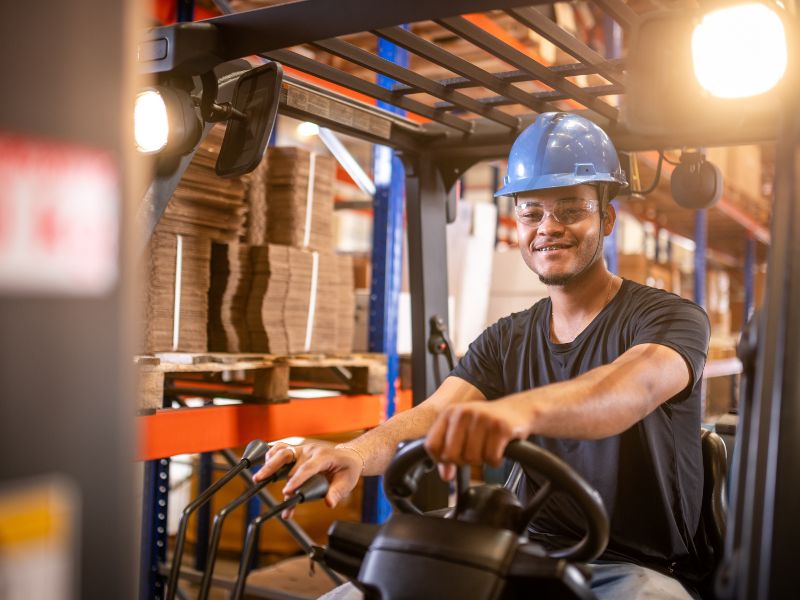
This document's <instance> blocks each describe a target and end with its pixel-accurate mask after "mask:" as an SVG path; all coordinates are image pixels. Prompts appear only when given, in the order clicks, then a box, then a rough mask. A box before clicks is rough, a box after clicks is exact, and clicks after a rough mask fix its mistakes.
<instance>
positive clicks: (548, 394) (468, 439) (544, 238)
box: [256, 113, 709, 598]
mask: <svg viewBox="0 0 800 600" xmlns="http://www.w3.org/2000/svg"><path fill="white" fill-rule="evenodd" d="M624 185H626V182H625V177H624V174H623V173H622V170H621V169H620V166H619V160H618V158H617V154H616V151H615V149H614V147H613V145H612V144H611V141H610V140H609V139H608V136H607V135H606V134H605V133H604V132H603V131H602V130H601V129H600V128H599V127H597V126H596V125H594V124H593V123H591V122H590V121H588V120H586V119H584V118H582V117H579V116H577V115H571V114H567V113H545V114H542V115H540V116H539V117H538V118H537V120H536V121H535V123H534V124H533V125H531V126H530V127H529V128H527V129H526V130H525V131H523V132H522V134H520V136H519V137H518V138H517V140H516V141H515V143H514V145H513V147H512V149H511V153H510V155H509V164H508V177H506V181H505V186H504V187H503V188H502V189H501V190H500V191H499V192H498V195H511V196H513V197H514V199H515V210H516V215H517V232H518V235H519V247H520V251H521V253H522V258H523V259H524V260H525V262H526V264H527V265H528V267H529V268H530V269H531V270H532V271H533V272H534V273H536V274H537V275H538V276H539V278H540V280H541V281H542V282H543V283H545V284H546V285H547V287H548V291H549V298H545V299H543V300H541V301H539V302H537V303H536V304H535V305H534V306H532V307H531V308H530V309H528V310H526V311H523V312H520V313H515V314H512V315H510V316H509V317H506V318H504V319H501V320H500V321H498V322H497V323H495V324H494V325H492V326H491V327H489V328H488V329H487V330H486V331H485V332H484V333H483V334H481V336H479V337H478V339H477V340H475V341H474V342H473V343H472V344H471V345H470V348H469V351H468V352H467V354H466V355H465V356H464V358H463V359H462V360H461V362H460V364H459V365H458V366H457V367H456V369H455V370H454V371H453V372H452V373H451V374H450V376H449V377H448V378H447V379H446V380H445V381H444V382H443V383H442V385H441V386H440V387H439V389H438V390H436V392H434V394H433V395H432V396H431V397H430V398H428V399H427V400H426V401H425V402H423V403H422V404H420V405H419V406H417V407H415V408H414V409H412V410H410V411H407V412H405V413H401V414H398V415H396V416H395V417H393V418H392V419H390V420H389V421H388V422H386V423H385V424H383V425H381V426H380V427H377V428H375V429H373V430H372V431H369V432H367V433H366V434H364V435H362V436H361V437H359V438H357V439H356V440H354V441H352V442H350V443H348V444H340V445H339V446H336V447H329V446H328V447H326V446H321V445H304V446H301V447H299V448H297V449H295V450H291V449H289V448H287V447H285V446H280V447H277V448H273V449H272V450H271V451H270V453H269V455H268V458H267V462H266V464H265V466H264V468H263V469H262V470H261V471H260V472H259V473H258V475H257V476H256V479H260V478H263V477H265V476H267V475H268V474H270V473H272V472H274V471H275V470H276V469H277V468H278V466H279V465H281V464H284V463H285V462H288V461H289V460H291V459H292V458H293V457H294V455H296V457H297V465H296V466H295V468H294V470H293V474H292V475H291V477H290V479H289V481H288V482H287V484H286V487H285V490H284V491H285V492H286V493H291V492H293V491H294V490H295V489H296V488H297V487H298V486H299V485H300V484H301V483H302V482H303V481H305V480H306V479H307V478H308V477H310V476H311V475H312V474H313V473H317V472H324V473H326V474H327V475H328V477H329V479H330V481H331V486H330V491H329V492H328V496H327V498H326V501H327V503H328V504H329V505H331V506H333V505H335V504H336V503H337V502H339V501H340V500H341V499H342V498H343V497H344V496H345V495H347V494H348V493H349V492H350V491H351V490H352V489H353V487H354V486H355V484H356V482H357V480H358V477H359V476H361V475H375V474H379V473H382V472H383V471H384V470H385V469H386V467H387V465H388V464H389V462H390V460H391V458H392V456H393V454H394V450H395V447H396V445H397V443H398V442H400V441H401V440H405V439H411V438H417V437H421V436H426V438H427V439H426V447H427V449H428V451H429V453H430V454H431V455H432V456H433V457H435V458H436V459H437V460H438V461H439V462H440V463H441V464H442V465H443V467H442V471H443V472H444V474H445V475H446V476H448V477H452V475H453V473H454V465H457V464H465V463H468V464H480V463H483V462H487V463H490V464H493V465H497V464H499V462H500V461H501V458H502V454H503V451H504V449H505V447H506V445H507V444H508V442H509V441H510V440H512V439H517V438H519V439H523V438H529V439H531V440H532V441H533V442H534V443H536V444H539V445H541V446H543V447H544V448H546V449H548V450H550V451H552V452H554V453H556V454H557V455H558V456H560V457H561V458H562V459H564V460H565V461H566V462H567V463H568V464H570V465H571V466H572V467H573V468H574V469H575V470H576V471H577V472H578V473H579V474H580V475H582V476H583V477H584V478H585V479H586V480H587V481H588V482H589V483H590V484H591V485H592V486H593V487H595V488H596V489H597V490H598V491H599V492H600V495H601V496H602V498H603V501H604V503H605V505H606V509H607V511H608V514H609V517H610V522H611V537H610V542H609V545H608V548H607V550H606V552H605V554H604V555H603V556H602V557H601V558H602V559H603V560H602V561H601V562H599V563H598V564H597V565H595V567H594V576H593V578H592V582H591V583H592V588H593V590H594V592H595V594H597V596H598V597H599V598H637V597H645V596H647V597H657V598H687V597H691V594H690V592H689V591H687V589H686V588H685V587H684V586H683V585H682V584H681V583H679V581H678V579H676V578H681V579H682V580H684V581H687V580H688V581H692V580H695V581H696V580H697V579H699V578H700V577H701V576H702V575H703V574H704V572H703V569H704V565H703V564H702V560H701V558H700V556H701V554H702V552H701V549H699V548H697V547H696V546H695V543H694V533H695V531H696V530H697V525H698V520H699V514H700V502H701V497H702V485H703V472H702V458H701V450H700V437H699V435H700V432H699V429H700V379H701V375H702V371H703V367H704V365H705V359H706V352H707V345H708V336H709V323H708V318H707V317H706V315H705V313H704V312H703V310H702V309H701V308H699V307H698V306H696V305H695V304H693V303H691V302H689V301H687V300H683V299H681V298H679V297H678V296H675V295H673V294H669V293H666V292H663V291H660V290H656V289H653V288H649V287H646V286H642V285H639V284H636V283H634V282H631V281H624V280H622V279H621V278H620V277H617V276H615V275H613V274H611V273H609V272H608V270H607V269H606V267H605V264H604V262H603V260H602V255H603V252H602V248H603V239H604V237H605V236H607V235H609V234H610V233H611V231H612V228H613V226H614V220H615V218H616V214H615V211H614V207H613V206H612V205H611V204H609V201H610V200H611V199H612V198H613V197H614V196H615V195H616V193H617V192H618V191H619V189H620V188H621V187H623V186H624ZM522 487H523V489H522V490H521V495H522V496H523V501H524V499H525V498H526V497H530V496H531V495H532V494H533V493H534V492H535V490H536V487H537V484H536V478H535V476H531V477H526V479H525V482H524V484H523V486H522ZM530 535H531V537H532V538H534V539H536V540H537V541H540V542H542V543H544V544H545V545H546V546H549V545H552V546H559V545H564V544H567V543H569V542H570V541H571V540H574V539H575V538H580V537H581V535H582V529H581V521H580V517H579V516H577V513H576V512H575V511H574V508H573V506H572V505H571V503H570V502H568V501H564V499H561V500H556V499H551V501H550V502H549V503H548V504H547V505H545V509H544V510H543V515H542V516H541V518H537V519H536V520H535V522H534V523H533V524H532V525H531V527H530ZM672 576H674V577H672Z"/></svg>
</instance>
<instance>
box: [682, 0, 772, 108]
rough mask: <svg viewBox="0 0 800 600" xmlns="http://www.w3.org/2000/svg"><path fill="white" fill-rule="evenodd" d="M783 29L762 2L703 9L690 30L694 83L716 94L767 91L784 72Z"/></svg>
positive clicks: (740, 95)
mask: <svg viewBox="0 0 800 600" xmlns="http://www.w3.org/2000/svg"><path fill="white" fill-rule="evenodd" d="M786 55H787V50H786V33H785V31H784V27H783V23H782V22H781V19H780V17H779V16H778V15H777V14H776V13H775V11H773V10H772V9H771V8H769V7H768V6H766V5H765V4H760V3H750V4H739V5H734V6H729V7H726V8H722V9H719V10H716V11H713V12H710V13H708V14H706V15H705V16H704V17H703V18H702V20H701V22H700V23H699V24H698V25H697V26H696V27H695V29H694V32H693V33H692V61H693V63H694V72H695V76H696V77H697V80H698V82H699V83H700V85H701V86H703V88H704V89H705V90H706V91H707V92H708V93H710V94H711V95H712V96H716V97H718V98H747V97H750V96H756V95H758V94H762V93H764V92H767V91H769V90H770V89H772V88H773V87H775V85H776V84H777V83H778V82H779V81H780V80H781V78H782V77H783V75H784V73H785V72H786V61H787V56H786Z"/></svg>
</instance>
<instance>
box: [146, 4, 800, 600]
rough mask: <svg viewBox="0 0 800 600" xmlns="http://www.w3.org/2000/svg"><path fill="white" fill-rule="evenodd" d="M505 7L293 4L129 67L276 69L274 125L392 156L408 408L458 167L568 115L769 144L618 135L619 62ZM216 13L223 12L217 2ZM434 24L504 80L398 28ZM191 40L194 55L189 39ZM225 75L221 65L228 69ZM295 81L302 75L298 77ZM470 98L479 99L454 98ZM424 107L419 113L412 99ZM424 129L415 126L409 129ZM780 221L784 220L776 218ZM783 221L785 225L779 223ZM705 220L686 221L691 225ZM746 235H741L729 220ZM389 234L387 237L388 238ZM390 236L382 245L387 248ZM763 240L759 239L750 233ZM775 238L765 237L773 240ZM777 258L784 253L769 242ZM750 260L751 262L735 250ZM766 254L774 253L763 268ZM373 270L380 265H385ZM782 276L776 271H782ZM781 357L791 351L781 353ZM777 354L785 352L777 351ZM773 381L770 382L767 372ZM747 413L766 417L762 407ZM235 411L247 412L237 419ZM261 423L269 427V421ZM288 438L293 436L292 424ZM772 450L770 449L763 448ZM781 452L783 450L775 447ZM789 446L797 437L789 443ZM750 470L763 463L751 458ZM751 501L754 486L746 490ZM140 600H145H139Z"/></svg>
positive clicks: (614, 132)
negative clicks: (552, 51) (637, 128)
mask: <svg viewBox="0 0 800 600" xmlns="http://www.w3.org/2000/svg"><path fill="white" fill-rule="evenodd" d="M528 4H529V0H528V2H526V1H524V0H523V1H519V0H517V1H514V0H493V1H481V0H440V1H437V2H424V1H407V2H396V3H383V4H375V3H373V2H369V1H366V0H339V1H338V2H335V3H332V2H328V1H326V0H305V1H302V2H293V3H288V4H282V5H276V6H270V7H265V8H260V9H254V10H250V11H247V12H242V13H233V14H226V15H224V16H221V17H218V18H214V19H210V20H207V21H204V22H203V23H201V24H179V25H175V26H171V27H166V28H159V29H156V30H153V31H152V32H150V34H149V37H148V39H149V40H151V41H152V40H158V39H166V40H169V42H170V43H169V44H167V46H166V47H167V51H166V52H165V55H164V56H163V57H161V58H158V59H156V60H152V61H150V62H148V63H143V64H142V65H141V67H142V70H143V71H145V72H148V73H151V74H156V75H159V74H160V75H164V74H168V73H169V72H170V70H171V69H172V68H173V61H174V59H175V57H176V56H181V57H182V58H186V57H196V58H198V59H199V60H200V62H203V61H205V63H206V64H207V65H208V68H213V67H217V69H218V73H220V72H222V71H223V70H224V69H225V68H226V66H227V68H228V72H230V71H232V70H235V69H236V68H241V63H240V62H239V63H234V62H233V61H239V59H242V58H243V57H245V56H251V55H259V56H261V57H263V58H266V59H268V60H275V61H277V62H279V63H281V64H282V65H284V67H286V68H287V73H288V75H287V76H286V77H285V79H284V82H283V84H282V89H281V98H280V108H279V111H280V113H281V114H284V115H287V116H291V117H294V118H298V119H301V120H304V121H305V120H307V121H313V122H316V123H318V124H319V125H321V126H324V127H328V128H330V129H332V130H334V131H337V132H341V133H344V134H347V135H351V136H355V137H358V138H361V139H364V140H366V141H369V142H373V143H376V144H382V145H387V146H391V147H392V148H394V149H395V151H396V152H397V153H398V156H400V157H401V159H402V161H403V164H404V166H405V168H406V181H405V184H406V185H405V202H406V211H407V212H406V214H407V232H408V242H409V279H410V287H411V290H412V307H411V310H412V347H413V349H414V352H413V354H412V379H413V390H412V396H413V403H414V404H418V403H420V402H421V401H422V400H424V399H425V398H426V397H427V396H428V395H430V393H432V392H433V390H434V386H435V378H434V362H435V361H437V360H439V357H437V356H436V355H434V354H432V353H430V352H429V351H428V344H427V342H428V339H429V337H430V335H431V331H430V323H431V318H432V317H435V316H441V317H443V318H444V319H445V320H446V317H447V278H446V273H445V271H444V269H445V265H446V247H445V235H444V232H445V225H446V224H447V222H448V221H449V220H451V219H452V218H454V213H455V211H454V194H453V186H454V184H455V182H456V181H457V180H458V179H459V177H460V176H461V175H462V174H463V173H464V172H465V171H466V170H467V169H468V168H470V166H472V165H474V164H475V163H477V162H479V161H481V160H487V159H497V158H503V157H505V156H506V155H507V153H508V150H509V148H510V146H511V144H512V142H513V140H514V139H515V137H516V136H517V134H518V133H519V132H520V131H521V130H522V129H523V128H524V127H526V126H527V125H529V124H530V123H531V122H532V121H533V119H534V118H535V116H536V114H537V113H540V112H543V111H548V110H564V109H565V108H566V109H568V110H573V111H576V112H579V113H580V114H582V115H583V116H585V117H587V118H589V119H591V120H593V121H595V122H596V123H598V124H599V125H600V126H602V127H603V128H604V129H605V130H606V131H607V132H608V133H609V134H610V136H611V137H612V139H613V140H614V142H615V144H616V145H617V147H618V149H619V150H622V151H631V152H634V151H636V152H638V151H650V150H666V149H672V148H681V147H687V146H688V147H701V146H715V145H734V144H745V143H754V142H758V141H765V140H773V139H775V138H777V137H778V124H777V119H776V120H775V122H773V123H770V124H768V125H766V126H765V125H764V124H763V122H762V123H756V122H753V123H748V122H743V123H742V124H741V126H739V127H737V128H732V129H729V130H726V131H723V130H720V131H718V132H716V133H714V134H708V133H705V134H703V136H702V137H699V136H695V137H694V138H693V136H691V135H690V136H683V135H681V136H680V137H679V136H677V135H662V136H644V135H640V134H637V133H635V132H632V131H630V130H629V129H627V128H626V126H625V124H624V123H623V122H622V120H621V118H620V111H619V108H618V107H617V106H616V105H615V104H612V103H610V102H608V101H607V99H606V98H607V97H609V96H622V95H624V93H625V85H624V84H625V80H624V71H625V60H624V58H622V59H618V58H614V59H608V58H606V57H604V56H601V55H600V54H598V53H597V52H596V51H594V50H593V49H591V48H590V47H589V46H587V45H586V44H585V43H583V42H582V41H580V40H578V39H577V38H575V37H574V36H572V35H570V34H569V33H567V32H565V31H564V30H562V29H560V28H559V27H557V26H556V25H555V24H554V23H553V22H552V21H550V20H549V19H548V18H547V17H546V16H545V15H544V14H542V13H541V12H539V11H538V10H536V9H535V8H531V7H529V6H527V5H528ZM596 4H597V5H599V6H600V7H601V8H602V9H603V10H604V11H605V13H606V15H607V18H608V20H609V23H610V24H612V25H613V26H615V27H619V28H621V29H622V30H625V31H631V30H633V29H635V28H636V26H637V24H638V22H639V21H640V19H641V15H640V12H643V11H648V10H652V9H654V8H659V7H660V6H661V5H663V4H668V3H663V2H657V3H656V2H650V1H642V2H637V3H636V6H637V9H638V10H639V11H640V12H637V11H635V10H634V9H633V8H631V6H630V5H628V4H626V3H625V2H623V1H622V0H600V1H598V2H596ZM217 5H218V6H220V7H222V8H223V11H225V10H226V9H227V3H225V2H217ZM494 10H499V11H504V12H505V13H506V14H507V15H509V16H511V17H512V18H513V19H514V20H516V21H517V22H518V23H520V24H522V25H524V26H526V27H528V28H529V29H530V30H532V31H534V32H536V33H538V34H539V35H541V36H542V37H544V38H546V39H547V40H549V41H550V42H551V43H553V44H554V45H556V46H557V47H558V48H560V49H561V50H563V51H564V52H566V53H567V54H569V55H571V56H572V57H574V59H575V62H574V63H573V64H568V65H562V66H547V65H545V64H543V63H542V62H539V61H537V60H536V58H534V57H532V56H530V55H529V54H527V53H525V52H523V51H522V50H520V49H519V48H517V47H515V46H514V45H512V44H509V43H507V42H506V41H503V40H502V39H500V38H498V37H496V36H495V35H493V34H492V33H490V32H489V31H487V30H486V29H485V28H483V27H481V25H480V23H481V21H480V19H476V18H474V16H475V14H476V13H485V12H486V11H494ZM423 20H424V21H428V20H432V21H435V22H436V23H437V24H438V25H439V26H441V27H442V28H444V29H446V30H447V31H449V32H450V33H451V34H452V35H453V36H456V37H457V38H461V39H462V40H464V41H466V42H468V43H470V44H472V45H474V46H477V47H478V48H480V49H481V50H482V51H484V52H485V53H487V54H489V55H492V56H494V57H495V58H496V59H497V60H499V61H500V62H502V63H504V64H507V65H511V66H512V68H513V70H509V71H504V72H495V73H493V72H489V71H486V70H483V69H482V68H480V67H478V66H476V65H474V64H472V63H470V62H467V61H465V60H463V59H461V58H460V57H459V56H457V55H455V54H452V53H450V52H448V51H446V50H444V49H442V48H441V47H439V46H437V45H436V44H434V43H432V42H429V41H427V40H425V39H423V38H422V37H419V36H417V35H415V34H414V33H412V32H411V31H409V30H408V29H404V28H403V27H402V26H401V25H402V24H409V23H415V22H419V21H423ZM198 26H200V27H202V28H204V31H205V32H206V34H207V35H206V34H204V36H203V37H202V39H203V40H204V42H203V44H198V42H197V39H198V38H194V37H192V36H191V35H184V34H191V32H192V30H193V28H195V27H198ZM363 32H370V33H371V34H373V35H374V36H376V37H377V38H380V39H383V40H386V41H388V42H391V43H393V44H395V45H397V46H400V47H402V48H404V49H405V50H407V51H408V52H410V53H412V54H415V55H419V56H421V57H423V58H425V59H426V60H428V61H430V62H433V63H436V64H438V65H440V66H442V67H444V68H445V69H447V70H448V71H450V72H452V73H453V74H454V76H453V77H450V78H447V79H443V80H433V79H430V78H427V77H424V76H422V75H420V74H419V73H416V72H414V71H411V70H410V69H408V68H406V67H404V66H401V65H398V64H396V63H394V62H392V61H390V60H387V59H386V58H383V57H381V56H380V55H376V54H373V53H371V52H368V51H365V50H363V49H361V48H359V47H357V46H355V45H353V44H351V43H350V42H348V41H347V40H345V39H342V38H343V37H344V36H348V35H350V34H356V33H363ZM302 44H309V45H311V46H312V47H313V48H314V49H316V50H320V51H324V52H326V53H328V54H331V55H334V56H336V57H338V58H339V59H343V60H346V61H348V62H351V63H354V64H356V65H358V66H360V67H361V68H363V69H367V70H368V71H371V72H373V73H374V74H375V75H376V76H384V77H388V78H391V79H392V80H394V81H395V82H397V83H395V84H394V85H392V86H391V87H388V88H387V87H382V86H380V85H377V84H375V83H373V82H372V81H368V80H367V79H364V78H360V77H357V76H355V75H353V74H351V73H349V72H346V71H344V70H340V69H337V68H335V67H333V66H331V65H330V64H327V63H324V62H320V61H316V60H314V59H312V58H309V57H308V56H307V55H306V54H304V53H301V52H299V51H297V50H296V49H295V48H294V47H295V46H299V45H302ZM234 64H236V65H238V66H231V65H234ZM590 73H591V74H598V75H600V76H602V77H603V78H604V79H605V80H606V81H607V82H608V83H607V84H604V85H596V86H591V87H581V86H579V85H577V84H576V83H574V82H573V80H572V77H574V76H576V75H581V74H590ZM300 74H304V75H300ZM531 81H532V82H536V85H540V86H541V87H542V88H545V89H542V90H541V91H533V92H531V91H525V89H524V88H523V87H520V86H519V85H517V84H519V83H521V82H531ZM466 89H480V90H483V92H482V95H480V96H479V97H475V96H474V95H470V94H466V93H464V90H466ZM420 94H424V95H427V96H432V97H433V98H434V101H433V102H432V103H431V102H424V101H422V100H420V99H417V98H415V96H417V95H420ZM378 101H380V102H383V103H386V104H388V105H391V106H394V107H396V108H397V109H400V110H402V111H405V112H406V114H407V115H411V116H413V118H411V116H403V115H401V114H396V113H394V112H390V111H388V110H386V109H383V108H380V107H377V106H375V105H374V103H376V102H378ZM422 121H424V122H422ZM190 158H191V157H186V158H185V159H184V160H182V161H181V163H180V164H179V165H177V166H176V167H175V168H174V169H172V170H169V171H167V172H164V171H161V172H160V174H159V175H158V176H157V177H156V178H155V180H154V181H153V183H152V185H151V186H150V189H149V190H148V193H147V194H146V195H145V201H144V206H143V213H142V214H144V215H146V219H145V220H146V221H147V226H146V229H147V231H152V228H153V227H154V226H155V223H157V221H158V219H159V217H160V215H161V214H162V213H163V210H164V207H165V206H166V204H167V202H168V201H169V198H170V196H171V195H172V192H173V191H174V188H175V186H176V185H177V182H178V180H179V179H180V176H181V174H182V171H183V169H185V167H186V165H187V164H188V162H189V160H190ZM787 210H789V209H787ZM789 216H790V215H789V214H787V215H785V217H786V220H785V221H784V223H787V224H788V223H790V222H791V219H790V218H789ZM705 218H706V217H705V215H701V216H700V217H698V221H699V223H700V225H702V224H703V223H704V222H705ZM740 221H741V222H740V225H743V226H744V227H745V229H746V228H747V223H746V222H745V221H743V220H740ZM401 226H402V224H397V223H396V224H395V227H401ZM702 231H703V230H702V229H701V228H699V227H698V232H699V233H700V237H699V239H698V240H697V242H698V248H697V251H698V253H699V254H700V255H701V256H702V255H703V251H704V249H705V246H704V241H705V235H704V234H703V233H702ZM393 233H396V232H389V231H387V232H386V235H392V234H393ZM760 233H763V232H760ZM755 234H756V235H759V232H758V231H755ZM773 237H774V235H773ZM781 244H782V245H781V250H780V251H783V250H785V248H786V247H788V240H787V239H785V238H781ZM748 252H750V251H748ZM776 252H778V251H776V250H775V249H773V255H774V254H775V253H776ZM384 258H385V257H384ZM782 264H783V263H782V262H781V265H782ZM777 281H778V279H777V277H776V278H773V279H772V280H771V282H770V284H769V287H770V294H771V296H770V297H771V298H772V300H771V301H770V302H769V304H770V306H771V307H772V308H773V309H776V310H775V315H778V316H781V315H784V308H783V307H780V306H779V304H776V303H779V302H780V301H779V298H780V297H781V293H782V291H783V290H782V288H781V286H780V284H779V283H777ZM775 315H773V316H772V317H771V318H770V320H769V322H768V323H767V322H765V328H766V338H765V339H767V340H773V339H775V338H776V336H777V332H778V327H779V326H778V324H776V322H775V319H776V318H778V317H777V316H775ZM792 351H794V350H792ZM787 352H788V350H787ZM783 359H784V353H783V346H781V351H780V352H779V353H778V354H777V355H775V356H773V357H771V358H769V359H767V363H765V364H764V366H763V368H764V369H766V370H769V369H772V370H773V371H774V372H776V373H777V372H778V371H779V370H780V365H781V364H782V363H781V361H782V360H783ZM776 370H777V371H776ZM763 406H764V407H762V408H760V409H759V410H762V411H767V410H768V408H769V407H770V406H774V404H770V403H769V402H766V401H765V403H764V405H763ZM240 410H242V411H246V410H251V409H249V408H246V407H242V408H241V409H240ZM273 417H274V418H275V419H280V415H279V414H278V413H277V412H276V413H275V414H274V415H273ZM297 427H298V428H300V429H302V425H301V424H300V423H299V422H298V423H297ZM776 439H777V437H776ZM781 439H786V436H782V437H781ZM798 439H800V436H798ZM758 460H759V461H761V462H759V465H761V466H763V465H764V464H766V461H767V457H766V455H765V454H763V453H762V454H759V456H758ZM759 481H760V482H761V483H760V485H761V486H762V488H761V489H762V491H763V489H764V486H765V485H766V484H765V483H764V481H763V480H759ZM143 597H144V596H143Z"/></svg>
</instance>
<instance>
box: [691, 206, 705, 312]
mask: <svg viewBox="0 0 800 600" xmlns="http://www.w3.org/2000/svg"><path fill="white" fill-rule="evenodd" d="M707 236H708V214H707V213H706V210H705V209H702V210H697V211H695V213H694V301H695V303H696V304H698V305H700V306H702V307H703V308H705V307H706V237H707Z"/></svg>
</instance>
